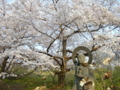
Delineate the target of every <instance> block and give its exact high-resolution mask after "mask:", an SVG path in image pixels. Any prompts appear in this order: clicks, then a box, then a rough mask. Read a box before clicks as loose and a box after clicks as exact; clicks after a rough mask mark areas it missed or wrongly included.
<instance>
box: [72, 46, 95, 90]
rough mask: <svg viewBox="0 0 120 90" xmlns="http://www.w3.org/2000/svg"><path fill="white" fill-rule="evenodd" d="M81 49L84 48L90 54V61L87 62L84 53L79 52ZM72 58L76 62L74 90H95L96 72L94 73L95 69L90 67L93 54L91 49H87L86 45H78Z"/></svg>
mask: <svg viewBox="0 0 120 90" xmlns="http://www.w3.org/2000/svg"><path fill="white" fill-rule="evenodd" d="M79 50H84V51H86V52H87V54H88V56H89V61H88V63H85V56H84V54H78V53H77V52H78V51H79ZM76 54H77V57H76ZM76 58H77V59H76ZM72 59H73V62H74V64H75V77H74V78H75V79H74V87H73V89H72V90H94V88H93V84H94V74H93V70H92V69H90V68H89V67H90V63H91V62H92V55H91V52H90V51H89V49H87V48H86V47H84V46H80V47H77V48H76V49H75V50H74V51H73V58H72ZM91 86H92V87H91Z"/></svg>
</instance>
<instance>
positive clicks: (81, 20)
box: [0, 0, 120, 84]
mask: <svg viewBox="0 0 120 90" xmlns="http://www.w3.org/2000/svg"><path fill="white" fill-rule="evenodd" d="M3 1H4V0H3ZM53 1H54V0H51V1H44V0H17V1H15V2H14V3H12V4H7V2H6V4H4V3H3V5H2V6H1V8H2V9H1V10H2V11H1V12H3V13H2V14H1V15H0V19H1V24H0V28H1V32H0V39H1V41H0V45H1V48H2V49H1V50H2V51H1V54H0V55H1V57H2V60H1V67H3V66H4V69H5V67H6V65H7V63H8V64H11V65H13V64H14V63H15V62H17V63H19V60H20V61H21V62H26V63H29V65H31V63H33V61H34V62H35V64H34V65H35V66H40V65H39V64H41V61H43V63H44V64H46V62H51V61H54V65H57V66H59V68H60V71H57V72H55V73H56V74H57V75H58V82H59V84H64V80H65V75H66V67H67V62H69V61H70V60H71V59H72V51H73V50H74V49H75V48H76V47H77V46H81V45H82V46H86V47H88V48H89V49H90V50H91V52H93V51H96V50H98V49H99V48H100V49H101V50H103V51H105V52H106V51H107V50H108V48H109V49H110V50H115V49H119V48H118V47H117V46H118V45H119V40H120V32H119V31H120V29H119V25H120V19H119V12H118V10H117V8H118V7H117V5H116V7H114V9H112V8H113V7H112V5H111V8H110V10H109V9H108V7H105V6H103V4H104V3H100V2H101V1H102V0H100V2H96V1H95V0H93V1H90V2H88V1H89V0H88V1H83V0H65V1H62V0H59V1H57V2H56V3H55V2H53ZM111 1H112V0H111ZM53 3H54V4H53ZM114 3H116V2H114ZM106 6H107V5H106ZM113 6H114V5H113ZM3 8H4V9H3ZM112 10H114V12H116V13H117V15H116V13H113V12H112ZM105 41H106V42H105ZM107 42H108V43H107ZM113 46H114V47H113ZM43 54H44V55H46V57H47V56H48V57H49V58H47V59H46V58H42V59H39V58H41V57H42V56H43ZM6 57H7V59H6ZM44 57H45V56H44ZM10 60H12V63H10V62H11V61H10ZM8 61H10V62H8ZM3 62H5V64H3ZM21 64H24V63H21ZM44 64H42V65H44ZM53 67H54V66H53Z"/></svg>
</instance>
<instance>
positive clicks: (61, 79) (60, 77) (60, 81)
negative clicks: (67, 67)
mask: <svg viewBox="0 0 120 90" xmlns="http://www.w3.org/2000/svg"><path fill="white" fill-rule="evenodd" d="M65 76H66V72H64V71H61V72H59V74H58V84H59V85H60V86H61V87H63V86H64V83H65Z"/></svg>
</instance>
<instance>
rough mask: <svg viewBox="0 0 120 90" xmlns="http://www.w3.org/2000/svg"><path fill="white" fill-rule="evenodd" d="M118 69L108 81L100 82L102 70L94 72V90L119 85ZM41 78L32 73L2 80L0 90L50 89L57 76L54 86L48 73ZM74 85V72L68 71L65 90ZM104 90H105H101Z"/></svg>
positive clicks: (42, 74) (119, 74)
mask: <svg viewBox="0 0 120 90" xmlns="http://www.w3.org/2000/svg"><path fill="white" fill-rule="evenodd" d="M119 68H120V67H117V68H116V70H115V71H114V72H113V75H112V77H111V78H110V79H107V80H102V79H101V76H102V75H103V73H104V72H105V71H104V70H101V69H100V70H99V72H100V74H99V73H98V72H95V79H96V80H95V88H96V90H102V89H101V88H103V87H105V88H107V87H108V86H110V85H116V86H119V85H120V78H119V76H120V70H119ZM40 74H41V76H38V74H36V73H32V74H31V75H28V76H25V77H23V78H20V79H9V80H8V79H4V80H1V81H0V90H34V89H35V87H37V86H44V85H46V86H47V88H52V87H54V86H56V85H57V84H58V83H57V76H56V77H55V84H53V81H52V78H51V76H50V74H49V73H44V72H43V73H41V72H40ZM42 77H46V80H42ZM73 84H74V71H70V72H68V73H67V75H66V78H65V90H71V88H72V87H73ZM103 90H106V89H103Z"/></svg>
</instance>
